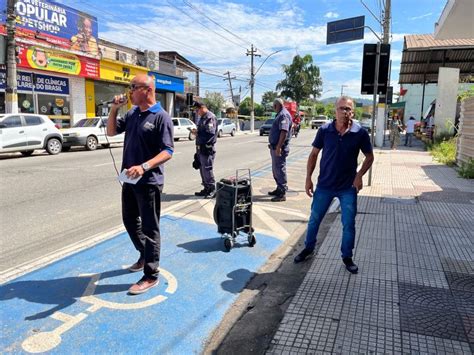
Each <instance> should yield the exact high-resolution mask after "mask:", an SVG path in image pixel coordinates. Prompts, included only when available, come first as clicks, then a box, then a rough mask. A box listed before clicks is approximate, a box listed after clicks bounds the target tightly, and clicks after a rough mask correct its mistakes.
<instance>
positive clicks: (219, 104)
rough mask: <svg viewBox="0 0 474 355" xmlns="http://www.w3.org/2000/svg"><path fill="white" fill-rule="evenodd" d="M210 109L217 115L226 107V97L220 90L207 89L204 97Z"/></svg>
mask: <svg viewBox="0 0 474 355" xmlns="http://www.w3.org/2000/svg"><path fill="white" fill-rule="evenodd" d="M203 101H204V103H205V104H206V106H207V108H208V109H209V111H212V112H213V113H214V114H215V115H216V116H218V117H219V116H220V113H221V111H222V110H223V109H224V104H225V98H224V96H223V95H222V94H221V93H220V92H210V91H206V97H204V99H203Z"/></svg>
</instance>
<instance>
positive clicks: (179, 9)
mask: <svg viewBox="0 0 474 355" xmlns="http://www.w3.org/2000/svg"><path fill="white" fill-rule="evenodd" d="M168 4H170V5H171V6H172V7H174V8H175V9H176V10H178V11H180V12H182V13H183V14H185V15H186V16H187V17H189V18H190V19H192V20H193V21H194V22H197V23H199V24H200V25H201V26H203V27H204V28H206V29H207V30H209V31H211V32H213V33H215V34H216V35H218V36H219V37H221V38H223V39H225V40H226V41H228V42H230V43H232V44H235V45H237V46H239V47H241V48H243V49H247V48H246V47H244V46H243V45H242V44H240V43H237V42H234V41H232V40H230V39H229V38H227V37H224V36H223V35H221V34H220V33H219V32H216V31H214V30H213V29H212V28H210V27H208V26H207V25H206V24H204V23H203V22H202V21H199V20H198V19H196V17H193V16H191V15H190V14H188V13H187V12H186V11H184V10H183V9H181V8H180V7H178V6H176V5H174V4H173V3H172V2H171V1H170V0H168Z"/></svg>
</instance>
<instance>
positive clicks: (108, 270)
mask: <svg viewBox="0 0 474 355" xmlns="http://www.w3.org/2000/svg"><path fill="white" fill-rule="evenodd" d="M161 229H162V252H161V268H162V272H161V274H160V284H159V286H158V287H155V288H154V289H152V290H150V291H149V292H148V293H145V294H142V295H138V296H129V295H127V289H128V287H129V286H130V285H131V284H132V283H134V282H136V281H137V280H138V279H139V278H140V277H141V273H130V272H128V271H127V270H125V269H124V267H125V266H127V265H130V264H132V263H133V262H135V261H136V259H137V257H138V254H137V253H136V251H135V250H134V248H133V246H132V244H131V242H130V240H129V238H128V235H126V234H125V233H124V234H120V235H118V236H116V237H114V238H113V239H110V240H108V241H105V242H103V243H101V244H99V245H97V246H95V247H94V248H91V249H88V250H85V251H82V252H80V253H78V254H75V255H73V256H70V257H68V258H65V259H62V260H60V261H58V262H56V263H54V264H52V265H49V266H47V267H44V268H42V269H39V270H37V271H34V272H32V273H30V274H27V275H25V276H22V277H20V278H18V279H16V280H13V281H11V282H9V283H7V284H5V285H2V286H1V288H0V300H1V303H2V306H1V309H0V319H1V338H0V346H1V349H2V352H4V353H41V352H48V353H51V354H70V353H112V352H115V353H117V352H118V353H125V352H127V353H130V352H137V353H138V352H140V353H144V354H156V353H174V354H189V353H196V352H199V351H200V350H201V349H202V347H203V344H204V342H205V340H206V339H207V337H208V336H209V335H210V334H211V332H212V331H213V330H214V329H215V327H216V326H217V325H218V324H219V322H220V320H221V319H222V317H223V315H224V313H225V312H226V311H227V309H228V307H229V306H230V305H231V304H232V302H233V301H234V300H235V299H236V298H237V296H238V293H239V292H240V291H241V290H242V289H243V288H244V287H245V285H246V283H247V282H248V280H249V279H250V278H251V277H252V275H253V274H254V273H255V272H256V271H257V270H258V269H259V268H260V267H261V266H262V265H263V264H264V263H265V262H266V260H267V259H268V257H269V256H270V255H271V254H272V253H273V252H274V251H275V250H276V248H278V246H279V245H280V244H281V241H280V240H278V239H276V238H273V237H271V236H267V235H262V234H259V233H257V234H256V237H257V244H256V245H255V247H253V248H249V247H248V246H247V240H246V239H247V238H246V237H242V238H241V243H239V240H238V242H237V244H236V245H235V246H234V248H233V249H232V250H231V251H230V252H228V253H227V252H225V251H224V246H223V240H222V239H221V237H220V235H219V234H217V232H216V230H217V228H216V226H215V225H211V224H205V223H199V222H194V221H190V220H186V219H176V218H173V217H168V216H163V217H162V222H161Z"/></svg>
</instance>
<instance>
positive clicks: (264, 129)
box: [260, 118, 275, 136]
mask: <svg viewBox="0 0 474 355" xmlns="http://www.w3.org/2000/svg"><path fill="white" fill-rule="evenodd" d="M273 121H275V119H274V118H270V119H268V120H266V121H265V123H264V124H263V125H262V126H261V127H260V135H261V136H263V135H264V134H270V129H271V128H272V125H273Z"/></svg>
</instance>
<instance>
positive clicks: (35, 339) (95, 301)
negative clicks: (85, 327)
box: [21, 268, 178, 353]
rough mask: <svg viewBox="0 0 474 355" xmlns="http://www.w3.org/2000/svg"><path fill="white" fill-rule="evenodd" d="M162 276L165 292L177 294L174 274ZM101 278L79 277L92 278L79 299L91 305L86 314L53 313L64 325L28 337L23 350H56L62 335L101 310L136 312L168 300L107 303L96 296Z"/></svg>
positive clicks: (161, 273) (168, 273) (164, 273)
mask: <svg viewBox="0 0 474 355" xmlns="http://www.w3.org/2000/svg"><path fill="white" fill-rule="evenodd" d="M160 275H161V276H163V277H164V278H165V279H166V280H167V281H168V286H167V287H166V289H165V292H166V293H167V294H170V295H171V294H173V293H175V292H176V289H177V288H178V281H177V280H176V278H175V277H174V276H173V274H171V273H170V272H169V271H166V270H164V269H162V268H160ZM100 276H101V273H99V274H82V275H79V277H90V281H89V284H88V285H87V287H86V290H85V291H84V293H83V295H82V296H81V297H80V298H78V300H79V301H82V302H84V303H88V304H90V305H91V306H90V307H89V308H87V309H86V311H85V312H81V313H79V314H77V315H75V316H71V315H69V314H66V313H63V312H55V313H53V314H52V315H51V316H50V317H51V318H53V319H56V320H58V321H61V322H63V324H61V325H60V326H59V327H57V328H55V329H53V330H52V331H46V332H40V333H36V334H34V335H32V336H30V337H28V338H27V339H25V340H24V341H23V343H22V344H21V347H22V348H23V350H25V351H27V352H29V353H42V352H45V351H49V350H51V349H54V348H55V347H57V346H58V345H59V344H60V343H61V341H62V338H61V335H62V334H63V333H65V332H67V331H68V330H70V329H72V328H73V327H74V326H76V325H77V324H79V323H80V322H81V321H83V320H84V319H86V318H87V317H88V315H89V314H92V313H94V312H96V311H98V310H99V309H101V308H108V309H118V310H136V309H142V308H146V307H150V306H153V305H156V304H158V303H161V302H163V301H165V300H166V299H168V297H167V296H163V295H158V296H155V297H152V298H150V299H148V300H146V301H141V302H135V303H118V302H111V301H105V300H103V299H100V298H98V297H96V296H95V295H94V291H95V288H96V287H97V285H98V284H99V280H100Z"/></svg>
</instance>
